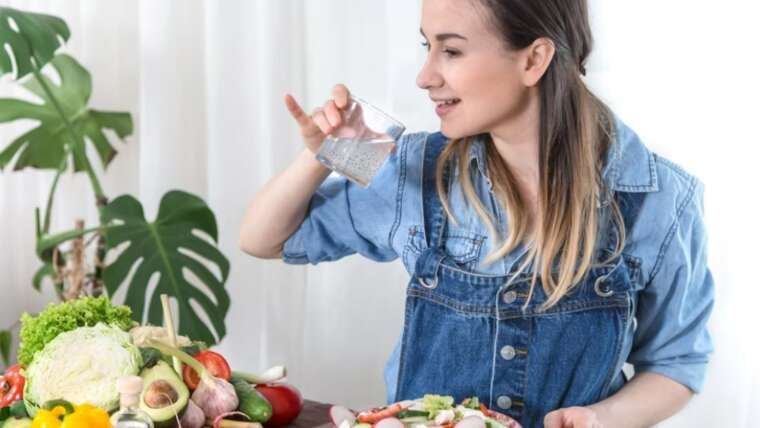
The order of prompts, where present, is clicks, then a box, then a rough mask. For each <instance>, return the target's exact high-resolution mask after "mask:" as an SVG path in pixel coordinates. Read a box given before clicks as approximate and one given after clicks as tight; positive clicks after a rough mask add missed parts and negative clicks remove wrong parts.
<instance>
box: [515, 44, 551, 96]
mask: <svg viewBox="0 0 760 428" xmlns="http://www.w3.org/2000/svg"><path fill="white" fill-rule="evenodd" d="M554 52H555V48H554V42H552V41H551V40H550V39H548V38H546V37H539V38H538V39H536V40H534V41H533V43H531V44H530V46H528V47H526V48H524V49H523V51H522V52H521V53H520V54H521V56H522V67H523V70H522V80H523V84H524V85H525V86H527V87H533V86H536V85H538V82H539V81H541V78H542V77H543V76H544V74H545V73H546V70H547V69H548V68H549V64H551V63H552V58H554Z"/></svg>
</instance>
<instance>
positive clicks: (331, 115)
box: [322, 100, 343, 128]
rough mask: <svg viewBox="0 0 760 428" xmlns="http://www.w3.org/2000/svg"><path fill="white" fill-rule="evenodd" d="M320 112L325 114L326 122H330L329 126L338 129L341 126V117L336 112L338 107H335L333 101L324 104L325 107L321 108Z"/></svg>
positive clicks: (338, 112)
mask: <svg viewBox="0 0 760 428" xmlns="http://www.w3.org/2000/svg"><path fill="white" fill-rule="evenodd" d="M322 110H323V111H324V112H325V115H326V116H327V121H328V122H330V126H332V127H333V128H337V127H339V126H340V125H341V124H343V118H342V117H341V113H340V111H339V110H338V107H337V106H336V105H335V102H334V101H333V100H329V101H327V102H326V103H325V106H324V107H322Z"/></svg>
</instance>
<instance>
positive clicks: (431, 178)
mask: <svg viewBox="0 0 760 428" xmlns="http://www.w3.org/2000/svg"><path fill="white" fill-rule="evenodd" d="M447 142H448V138H446V137H445V136H444V135H443V134H442V133H440V132H437V133H435V134H431V135H429V136H428V138H427V141H426V143H425V154H424V160H423V166H422V195H423V200H422V201H423V213H424V219H425V239H426V240H427V245H428V248H436V247H440V246H442V245H443V235H444V232H445V227H446V212H445V210H444V209H443V205H442V204H441V201H440V199H439V198H438V190H437V189H436V186H435V171H436V165H437V161H438V157H439V156H440V155H441V152H443V149H444V147H445V146H446V143H447ZM448 170H449V168H445V169H444V175H443V182H444V183H447V182H448V178H449V177H448V176H449V171H448Z"/></svg>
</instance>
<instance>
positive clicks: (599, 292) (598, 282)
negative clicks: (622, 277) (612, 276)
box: [594, 274, 615, 297]
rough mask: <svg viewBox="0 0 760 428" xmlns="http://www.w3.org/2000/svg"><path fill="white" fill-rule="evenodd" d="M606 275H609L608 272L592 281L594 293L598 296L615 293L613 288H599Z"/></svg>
mask: <svg viewBox="0 0 760 428" xmlns="http://www.w3.org/2000/svg"><path fill="white" fill-rule="evenodd" d="M607 276H609V274H607V275H602V276H600V277H599V278H597V279H596V281H594V292H596V295H597V296H599V297H610V296H612V295H613V294H615V290H613V289H612V288H606V289H605V290H602V289H601V285H602V284H603V283H604V281H606V280H607Z"/></svg>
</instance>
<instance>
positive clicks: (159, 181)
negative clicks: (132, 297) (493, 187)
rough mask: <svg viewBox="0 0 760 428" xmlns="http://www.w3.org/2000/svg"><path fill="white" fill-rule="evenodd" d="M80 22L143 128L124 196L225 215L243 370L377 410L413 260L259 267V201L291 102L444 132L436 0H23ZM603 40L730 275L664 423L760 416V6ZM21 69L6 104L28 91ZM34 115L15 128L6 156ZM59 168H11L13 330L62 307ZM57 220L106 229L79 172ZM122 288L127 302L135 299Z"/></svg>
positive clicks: (0, 323) (99, 87)
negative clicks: (252, 239) (255, 230)
mask: <svg viewBox="0 0 760 428" xmlns="http://www.w3.org/2000/svg"><path fill="white" fill-rule="evenodd" d="M5 3H6V4H7V5H9V6H11V7H15V8H19V9H24V10H31V11H36V12H43V13H50V14H54V15H58V16H60V17H62V18H64V19H65V20H66V21H67V22H68V24H69V26H70V28H71V31H72V38H71V40H70V42H69V44H68V47H67V50H68V51H69V52H70V53H72V54H73V55H74V56H75V57H76V58H78V59H79V60H80V61H81V62H82V63H83V64H84V65H85V67H87V68H88V69H89V70H90V71H91V73H92V75H93V85H94V92H93V97H92V105H93V106H95V107H96V108H101V109H109V110H126V111H130V112H131V113H132V114H133V118H134V119H135V125H136V126H135V133H134V135H133V136H132V137H130V138H129V139H128V140H127V142H126V144H124V145H120V146H119V149H120V153H119V155H118V156H117V158H116V159H115V160H114V162H113V164H112V166H111V167H110V168H109V169H108V171H107V172H106V173H105V174H104V175H102V177H104V179H103V184H104V187H105V190H106V193H107V194H108V195H109V196H111V197H115V196H118V195H120V194H123V193H131V194H133V195H135V196H136V197H138V198H139V199H140V200H141V201H142V202H143V205H144V207H145V209H146V215H147V216H148V218H149V219H150V218H153V217H154V216H155V213H156V210H157V205H158V202H159V200H160V198H161V196H162V195H163V194H164V193H165V192H166V191H168V190H170V189H176V188H179V189H184V190H186V191H190V192H192V193H195V194H198V195H200V196H201V197H203V198H205V199H206V201H207V202H208V204H209V206H210V207H211V208H212V209H213V210H214V212H215V213H216V216H217V221H218V223H219V230H220V241H221V244H220V245H221V248H222V251H223V252H224V253H225V254H226V255H227V257H228V258H229V259H230V262H231V267H232V268H231V273H230V278H229V280H228V282H227V288H228V291H229V293H230V294H231V296H232V306H231V309H230V313H229V315H228V318H227V328H228V334H227V336H226V338H225V339H224V341H223V342H222V344H221V345H220V346H219V350H220V352H222V353H223V354H225V355H226V356H227V357H228V358H229V360H230V362H231V364H232V365H233V366H234V367H235V368H236V369H240V370H249V371H256V370H261V369H264V368H266V367H269V366H270V365H274V364H280V363H282V364H286V365H287V366H288V369H289V379H290V381H291V382H292V383H294V384H295V385H297V386H298V387H299V388H300V389H301V391H302V392H303V394H304V396H305V397H307V398H310V399H314V400H319V401H324V402H334V403H343V404H346V405H348V406H351V407H355V408H361V407H366V406H370V405H376V404H378V403H382V402H383V401H384V399H385V393H384V385H383V381H382V368H383V365H384V363H385V360H386V358H387V356H388V353H389V352H390V350H391V348H392V345H393V343H394V340H395V339H396V337H397V335H398V334H399V331H400V328H401V324H402V316H403V299H404V288H405V286H406V281H407V275H406V273H405V271H404V270H403V268H402V267H401V264H400V263H398V262H395V263H389V264H377V263H373V262H369V261H367V260H363V259H361V258H360V257H358V256H354V257H349V258H346V259H344V260H341V261H339V262H335V263H331V264H323V265H319V266H309V267H294V266H286V265H284V264H283V263H281V262H277V261H261V260H257V259H253V258H251V257H248V256H246V255H244V254H243V253H241V252H240V251H239V249H238V236H237V233H238V226H239V224H240V222H241V220H242V215H243V212H244V210H245V207H246V206H247V204H248V203H249V201H250V200H251V199H252V198H253V196H254V195H255V194H256V192H257V190H258V189H260V188H261V186H262V185H263V184H264V183H265V182H266V181H267V180H268V179H269V178H270V177H271V176H272V175H273V174H275V173H276V172H278V171H280V170H281V169H283V168H284V167H285V166H286V165H287V164H288V163H289V162H290V161H291V160H292V159H293V158H294V156H295V155H296V153H298V152H299V151H300V150H301V148H302V145H301V143H300V141H299V138H298V132H297V130H296V128H295V126H294V125H293V123H292V121H291V119H290V117H289V116H288V114H287V112H286V110H285V108H284V105H283V101H282V97H283V95H284V94H285V93H292V94H293V95H294V96H295V97H296V98H297V99H298V100H299V101H300V102H301V103H302V104H303V105H304V106H307V107H308V108H309V109H311V108H313V107H316V106H318V105H320V104H321V103H322V102H323V101H324V100H325V99H326V98H327V97H328V96H329V93H330V89H331V87H332V85H334V84H335V83H338V82H342V83H345V84H346V85H347V86H348V87H349V88H350V89H352V91H354V92H355V93H356V94H358V95H360V96H362V97H364V98H366V99H369V100H371V101H372V102H373V103H375V104H377V105H378V106H380V107H381V108H382V109H384V110H387V111H389V112H391V113H392V114H393V115H394V116H396V117H398V118H400V119H401V120H402V121H403V122H404V123H405V124H406V125H407V127H408V129H410V130H430V131H432V130H436V129H437V120H436V117H435V116H434V114H433V112H432V109H431V108H430V105H429V100H428V99H427V96H426V94H425V93H424V92H422V91H421V90H419V89H418V88H417V87H416V86H415V83H414V78H415V74H416V71H417V70H418V68H419V67H420V65H421V64H422V61H423V59H424V50H423V48H422V47H420V46H419V41H421V40H420V36H419V33H418V28H419V16H420V5H419V1H408V0H386V1H384V2H380V1H377V0H329V1H327V0H325V1H306V0H248V1H245V0H237V1H231V0H226V1H224V2H220V1H212V0H207V1H205V2H202V1H199V0H194V1H173V2H172V1H168V0H162V1H137V2H135V1H130V0H118V1H117V0H110V1H108V2H103V1H97V0H76V1H67V2H61V1H53V0H44V1H42V0H11V1H6V2H5ZM590 3H591V10H592V19H593V24H594V29H595V38H596V41H597V45H596V50H595V52H594V55H593V57H592V59H591V62H590V65H589V67H588V69H589V75H588V81H589V83H590V85H591V86H592V87H593V88H594V89H595V90H596V91H597V92H598V93H599V94H600V95H601V96H602V97H603V98H604V99H605V100H606V101H607V102H608V103H609V104H610V105H611V106H612V107H613V108H614V109H615V110H616V111H617V113H618V114H619V115H620V116H622V118H623V119H624V120H626V121H627V122H629V123H630V124H631V125H632V126H633V127H634V128H635V129H636V130H637V131H638V132H639V133H640V135H641V136H642V137H643V138H644V139H645V140H646V141H647V142H648V144H649V146H650V147H651V148H652V149H653V150H655V151H657V152H658V153H660V154H662V155H664V156H666V157H669V158H670V159H672V160H674V161H676V162H678V163H680V164H681V165H683V166H684V167H686V168H687V169H688V170H689V171H691V172H693V173H695V174H696V175H697V176H699V177H700V178H701V179H702V181H704V182H705V183H706V185H707V194H706V213H707V214H706V215H707V223H708V226H709V228H710V237H711V242H710V252H711V256H710V257H711V260H710V265H711V267H712V269H713V273H714V275H715V280H716V286H717V304H716V307H715V312H714V315H713V318H712V322H711V328H712V332H713V337H714V340H715V344H716V347H717V352H716V353H715V355H714V357H713V362H712V364H711V366H710V369H709V374H708V378H707V384H706V387H705V392H704V393H703V394H701V395H699V396H698V397H696V398H695V399H694V400H692V402H691V403H690V404H689V406H688V408H687V409H686V410H685V411H684V412H682V413H681V414H679V415H678V416H676V417H675V418H673V419H671V420H669V421H667V422H665V423H663V424H661V426H663V427H687V426H737V427H739V426H742V427H744V426H747V427H749V426H753V425H756V423H755V421H756V420H758V418H760V369H759V367H758V366H759V364H758V363H757V361H758V360H759V358H758V356H759V354H760V345H758V344H757V337H758V336H757V333H756V331H755V329H754V326H755V325H756V324H757V321H756V317H755V316H754V312H755V308H754V305H755V304H756V302H757V301H758V297H760V293H759V292H758V289H757V288H756V287H755V282H756V281H754V278H755V276H754V275H752V273H753V272H751V268H750V266H752V263H753V261H754V260H753V256H754V254H753V250H754V245H753V244H754V242H756V241H757V239H756V238H757V237H758V236H757V235H758V234H757V232H756V231H755V230H754V229H755V228H754V227H753V226H754V225H753V220H754V214H755V213H756V212H758V209H760V207H758V203H757V199H756V195H757V193H758V191H757V189H756V188H755V186H756V185H757V183H758V181H760V180H758V178H759V177H758V173H757V169H756V168H753V167H754V166H755V163H756V161H755V159H756V157H754V156H753V155H755V154H756V146H757V143H760V138H759V137H758V133H757V131H756V126H755V124H754V123H753V120H756V119H755V117H754V116H755V115H756V114H757V113H758V109H757V107H756V106H755V104H754V102H755V100H757V99H758V98H759V97H760V90H758V84H757V83H756V76H758V75H760V66H759V65H758V60H757V59H756V58H754V57H753V56H752V52H753V43H752V42H750V41H755V42H756V41H757V40H758V39H760V32H758V30H754V29H752V28H753V25H754V22H753V21H752V19H753V18H752V17H753V16H755V17H756V16H758V15H757V9H758V7H757V6H756V5H752V4H750V3H749V2H743V1H741V0H730V1H726V2H722V3H721V5H720V6H717V5H715V4H714V3H710V4H708V2H705V1H699V2H693V1H688V0H674V1H670V2H661V1H656V0H640V1H637V2H630V1H623V0H614V1H612V0H592V1H591V2H590ZM6 80H7V79H4V80H3V82H2V84H0V96H9V95H12V96H21V95H20V91H18V90H15V89H13V88H12V85H9V84H7V81H6ZM29 125H30V124H28V123H18V124H15V125H12V126H2V127H0V147H4V145H5V144H7V142H9V141H10V140H11V139H12V138H13V137H15V136H17V135H18V134H19V133H20V132H22V131H21V130H23V129H26V127H28V126H29ZM51 178H52V175H51V174H50V173H47V172H35V171H24V172H22V173H16V172H11V171H9V170H6V171H5V172H3V173H2V175H0V242H3V243H4V244H5V245H2V246H0V269H3V271H4V272H5V274H4V275H3V277H2V278H3V279H0V284H1V285H2V297H1V298H0V328H2V327H4V326H6V325H11V324H12V323H13V322H14V321H15V320H16V319H17V318H18V317H19V316H20V314H21V312H23V311H38V310H40V309H41V308H43V307H44V305H45V304H46V303H47V302H50V301H52V300H53V293H52V292H51V290H49V289H46V290H44V291H43V293H42V294H38V293H36V292H34V291H33V290H32V289H31V285H30V284H31V278H32V275H33V273H34V271H35V269H36V268H37V263H38V262H37V260H36V258H35V256H34V227H33V209H34V207H36V206H39V207H44V203H45V199H46V198H47V190H48V188H49V184H50V180H51ZM58 194H59V196H58V198H57V200H56V207H55V216H54V218H53V229H54V230H65V229H68V228H70V227H71V226H72V225H73V220H74V218H77V217H82V218H86V219H87V221H88V222H89V223H90V224H92V223H93V222H94V221H95V220H96V214H95V209H94V202H93V196H92V194H91V192H90V190H89V187H88V183H87V181H86V179H85V177H84V176H76V177H66V178H65V179H64V180H63V182H62V184H61V186H60V189H59V192H58ZM118 297H119V296H116V298H117V299H118Z"/></svg>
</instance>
